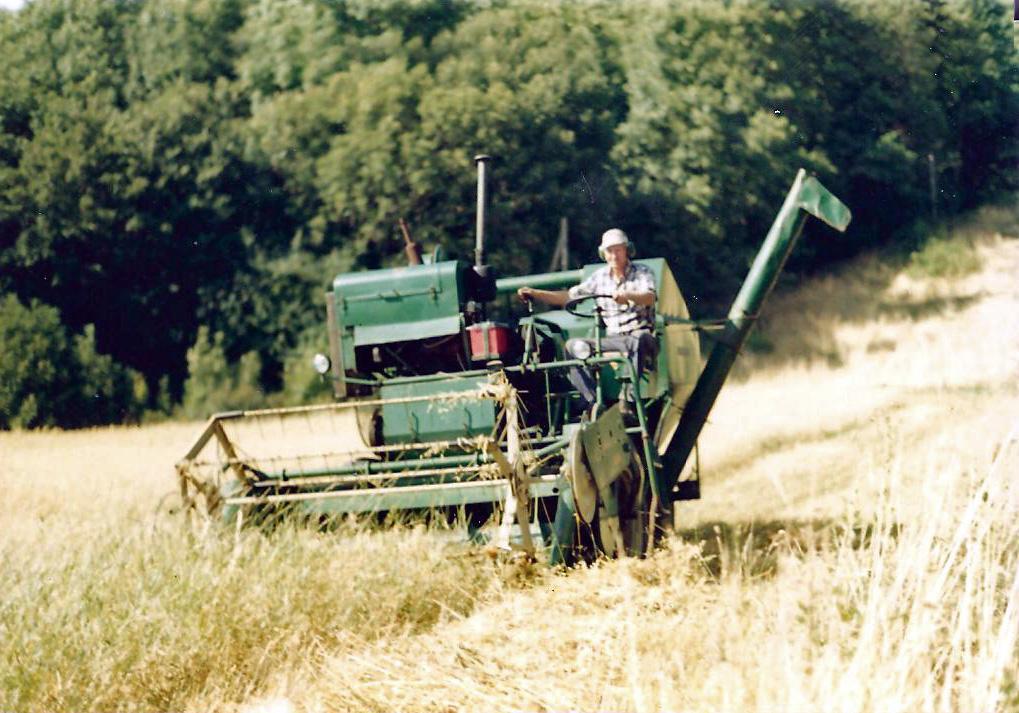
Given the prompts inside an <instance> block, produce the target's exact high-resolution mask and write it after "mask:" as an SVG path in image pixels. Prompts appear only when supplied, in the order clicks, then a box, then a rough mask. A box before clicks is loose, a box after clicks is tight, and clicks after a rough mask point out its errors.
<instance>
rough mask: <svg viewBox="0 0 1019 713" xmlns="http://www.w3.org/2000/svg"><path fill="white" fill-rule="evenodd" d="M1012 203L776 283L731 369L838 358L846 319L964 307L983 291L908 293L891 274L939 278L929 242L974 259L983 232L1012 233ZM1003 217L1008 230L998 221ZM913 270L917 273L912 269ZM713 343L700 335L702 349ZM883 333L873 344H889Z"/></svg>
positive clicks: (925, 314) (884, 347)
mask: <svg viewBox="0 0 1019 713" xmlns="http://www.w3.org/2000/svg"><path fill="white" fill-rule="evenodd" d="M1015 218H1016V211H1015V209H1013V208H1011V207H1000V206H988V207H985V208H984V209H980V210H977V211H975V212H974V213H972V214H969V215H967V216H963V217H961V218H956V219H955V220H954V226H955V227H954V228H953V230H952V231H951V237H948V238H945V237H942V236H943V235H944V230H943V229H942V230H931V231H927V232H929V235H928V234H927V233H925V237H921V238H918V247H917V249H916V250H915V251H914V252H912V253H910V252H908V251H907V250H905V249H902V248H898V249H894V248H889V249H886V250H884V251H883V252H881V253H876V254H870V255H864V256H861V257H858V258H856V259H854V260H851V261H849V262H847V263H844V264H843V265H841V266H839V267H835V268H834V269H833V271H832V272H831V273H830V274H828V275H819V276H815V277H813V278H811V279H810V280H808V281H807V282H805V283H803V284H802V285H800V286H798V287H797V288H796V289H793V290H781V289H780V290H779V291H778V292H777V293H776V294H775V295H773V296H772V297H771V298H770V299H769V300H768V302H767V303H766V304H765V306H764V308H763V309H762V311H761V315H760V318H759V320H758V324H757V325H756V326H755V328H754V330H753V331H752V332H751V334H750V337H749V338H748V340H747V343H746V346H745V348H744V356H743V357H741V358H740V359H739V360H737V362H736V366H735V368H734V374H733V375H734V376H735V377H736V378H737V379H745V378H747V377H749V376H750V375H751V374H752V373H753V372H754V371H755V370H757V369H761V368H770V367H782V366H786V365H789V364H794V363H801V364H802V363H813V364H827V365H828V366H832V367H837V366H840V365H841V364H842V363H843V361H844V359H845V357H846V354H844V353H843V352H844V345H840V344H839V340H838V337H837V330H838V328H839V327H840V326H842V325H845V324H855V325H859V324H865V323H868V322H875V321H880V320H909V321H919V320H923V319H930V318H932V317H937V316H939V315H942V314H951V313H953V312H957V311H960V310H964V309H967V308H968V307H971V306H973V305H974V304H975V303H977V302H979V301H980V300H982V299H984V298H985V297H986V296H987V293H985V292H979V293H975V294H966V295H951V294H947V295H944V296H942V295H936V296H930V295H923V296H920V295H910V294H909V293H908V291H907V292H901V293H898V292H892V291H891V290H889V288H890V287H891V285H892V283H893V282H894V281H895V279H896V277H897V276H898V275H899V274H900V273H902V272H903V271H908V272H909V273H910V274H911V275H913V277H919V278H920V279H923V277H924V276H925V275H926V276H927V277H932V278H937V277H938V276H939V273H938V272H937V271H936V270H934V268H932V267H930V266H927V265H926V263H925V262H924V261H923V260H919V259H918V256H919V257H922V256H923V255H924V254H925V253H926V252H928V251H929V250H928V248H930V247H931V246H935V245H940V246H943V248H942V251H947V254H948V256H949V258H950V261H951V262H952V263H953V264H954V263H956V262H959V261H960V260H961V258H962V257H966V258H968V259H969V261H970V262H971V263H973V264H974V265H976V267H977V268H978V267H979V260H978V258H977V257H976V253H975V246H976V245H977V244H978V243H979V242H980V241H981V240H983V239H984V238H985V237H986V236H991V235H994V234H999V235H1014V234H1015V233H1014V231H1015ZM1006 224H1008V225H1009V228H1008V230H1007V231H1006V230H1005V229H1004V228H1003V227H1002V226H1004V225H1006ZM918 273H919V274H918ZM712 346H713V344H712V343H711V341H710V339H706V340H705V343H704V344H702V347H703V348H704V350H705V351H708V350H710V349H711V347H712ZM894 348H895V345H894V344H892V343H888V342H887V340H886V341H884V342H882V343H880V344H876V345H874V348H873V349H872V351H891V350H894Z"/></svg>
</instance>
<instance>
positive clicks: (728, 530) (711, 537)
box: [675, 518, 901, 580]
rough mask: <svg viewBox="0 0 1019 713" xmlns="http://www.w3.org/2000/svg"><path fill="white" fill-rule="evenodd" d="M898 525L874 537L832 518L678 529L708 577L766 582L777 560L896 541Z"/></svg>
mask: <svg viewBox="0 0 1019 713" xmlns="http://www.w3.org/2000/svg"><path fill="white" fill-rule="evenodd" d="M900 532H901V525H899V524H897V523H893V524H891V525H889V526H887V527H886V528H885V529H883V530H881V531H880V532H877V533H876V530H875V525H874V524H873V523H866V524H859V525H850V524H847V523H846V522H844V521H843V522H840V521H837V520H834V519H831V518H821V519H812V520H770V521H764V522H736V523H732V522H709V523H705V524H702V525H699V526H698V527H695V528H687V529H682V528H680V529H677V530H676V533H675V536H676V538H677V539H679V540H680V541H681V542H684V543H687V544H693V545H697V546H698V547H700V548H701V553H702V557H703V565H704V567H705V569H706V570H707V572H708V574H709V575H710V576H711V577H712V578H714V579H715V580H720V579H721V578H722V577H723V575H725V574H726V573H733V572H738V573H739V574H741V575H742V576H744V577H748V578H752V579H768V578H770V577H773V576H774V575H775V574H776V573H777V572H778V563H779V559H780V558H782V557H784V556H790V555H792V556H804V555H807V554H811V553H817V552H824V551H832V550H836V549H841V548H845V547H849V548H851V549H854V550H859V549H866V548H868V547H870V546H871V543H872V542H873V538H874V535H875V533H876V534H878V535H879V536H881V537H891V538H893V539H895V538H898V536H899V533H900Z"/></svg>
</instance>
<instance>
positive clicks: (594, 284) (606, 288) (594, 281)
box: [570, 262, 655, 334]
mask: <svg viewBox="0 0 1019 713" xmlns="http://www.w3.org/2000/svg"><path fill="white" fill-rule="evenodd" d="M619 291H623V292H651V293H652V294H654V293H655V274H654V273H653V272H651V270H650V268H648V267H645V266H644V265H638V264H637V263H635V262H630V263H628V264H627V266H626V274H625V275H624V276H623V279H622V280H620V281H617V280H616V278H614V277H613V276H612V268H610V267H609V266H608V265H606V266H605V267H603V268H600V269H598V270H595V272H594V274H592V275H591V276H590V277H589V278H587V279H586V280H584V281H583V282H581V283H580V284H579V285H575V286H573V287H571V288H570V299H576V298H577V297H583V296H584V295H614V294H616V292H619ZM598 306H599V307H601V309H602V317H603V318H604V319H605V331H606V333H607V334H629V333H630V332H635V331H637V330H638V329H649V330H652V331H654V328H655V308H654V306H651V307H642V306H641V305H638V304H634V303H633V302H631V303H629V304H625V305H621V304H619V303H618V302H616V301H615V300H610V299H604V298H603V299H599V300H598Z"/></svg>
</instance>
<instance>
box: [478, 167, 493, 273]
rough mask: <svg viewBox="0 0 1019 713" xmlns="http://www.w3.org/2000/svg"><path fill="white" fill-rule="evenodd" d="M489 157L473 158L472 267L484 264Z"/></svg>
mask: <svg viewBox="0 0 1019 713" xmlns="http://www.w3.org/2000/svg"><path fill="white" fill-rule="evenodd" d="M491 160H492V157H491V156H488V155H486V154H479V155H478V156H475V157H474V162H475V163H476V164H478V217H477V227H476V228H475V243H474V265H475V266H476V267H481V266H482V265H484V264H485V232H486V227H487V222H488V162H489V161H491Z"/></svg>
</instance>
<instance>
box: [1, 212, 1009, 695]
mask: <svg viewBox="0 0 1019 713" xmlns="http://www.w3.org/2000/svg"><path fill="white" fill-rule="evenodd" d="M1009 216H1011V218H1009ZM993 217H994V219H995V221H997V222H996V223H994V224H993V225H992V224H991V223H990V222H988V225H992V229H990V230H987V231H985V232H987V233H989V235H982V234H981V232H980V229H979V223H978V224H975V225H971V226H970V227H968V228H967V235H966V236H965V240H967V241H969V243H971V244H972V245H973V246H974V247H973V248H972V249H973V250H975V251H976V255H977V257H978V259H979V263H980V264H981V266H982V267H981V269H980V271H979V272H975V273H972V274H969V275H967V276H965V277H957V278H952V279H947V278H929V277H913V276H909V275H908V274H907V273H906V272H896V271H893V270H891V269H890V268H888V267H886V266H884V265H881V264H879V263H876V262H873V261H867V260H864V261H862V262H861V263H859V264H857V265H856V266H855V269H852V270H847V271H846V272H845V273H844V274H842V275H838V276H833V277H830V278H822V279H820V280H818V281H816V282H815V283H814V284H812V285H809V286H807V287H806V288H804V289H803V290H801V291H798V292H797V293H795V294H792V295H787V296H783V297H781V298H779V299H777V300H776V301H775V303H774V304H773V305H772V306H771V307H770V309H769V315H770V316H769V317H768V320H767V321H766V323H765V324H764V325H762V326H763V339H765V340H767V341H770V342H771V343H772V344H773V345H774V347H775V348H774V349H773V350H772V352H771V353H770V354H767V355H763V354H756V355H751V358H750V359H749V360H748V362H750V363H751V366H753V367H754V368H755V369H756V372H755V374H754V375H753V376H752V377H750V378H746V379H745V380H743V381H741V382H740V383H736V384H733V385H732V386H731V387H729V388H727V389H726V390H724V391H723V395H722V399H721V400H720V402H719V403H718V405H717V406H716V409H715V411H714V413H713V415H712V420H711V423H710V425H709V427H708V429H707V430H706V432H705V434H704V437H703V439H702V444H701V445H702V447H701V461H702V464H703V466H704V469H705V474H704V480H705V483H704V493H705V499H704V500H703V501H701V502H699V503H695V504H684V505H682V506H681V508H680V513H679V515H680V524H681V528H680V531H679V533H678V535H677V537H675V538H673V539H672V540H671V541H670V543H669V546H668V548H667V549H666V550H664V551H662V552H659V553H658V554H656V556H654V557H653V558H651V559H649V560H646V561H624V562H611V563H604V564H602V565H600V566H598V567H594V568H591V569H588V570H582V571H576V572H572V573H570V574H569V575H565V576H564V575H559V574H555V573H549V572H544V571H531V570H526V569H525V570H513V569H510V568H507V567H506V566H504V565H499V564H497V563H493V562H492V561H490V560H488V559H487V558H485V557H484V556H482V555H479V554H477V553H474V554H471V553H468V552H465V551H463V550H461V549H458V548H456V547H453V546H449V545H445V546H438V545H436V542H435V539H434V538H432V537H430V536H429V534H428V533H425V532H422V531H417V530H415V531H407V530H404V531H397V532H387V533H381V534H371V533H366V532H350V533H345V534H344V536H340V535H339V534H337V533H316V532H310V531H307V530H301V529H297V528H293V527H283V528H280V529H278V530H276V531H274V532H271V533H264V532H260V531H257V530H245V531H243V532H240V533H235V532H233V531H222V530H210V531H205V532H203V531H197V532H196V531H190V530H187V529H186V528H184V527H183V526H182V523H181V522H180V521H179V518H178V517H176V516H171V515H170V514H168V513H167V511H166V510H167V509H166V507H165V504H163V505H161V501H162V498H163V496H164V495H166V494H168V493H171V492H172V489H173V480H172V468H171V465H172V463H173V461H174V460H175V459H176V458H177V457H178V456H179V455H180V454H181V453H182V452H183V451H184V450H185V449H186V447H187V445H189V443H188V441H189V440H190V439H191V438H192V437H193V436H194V435H195V432H196V430H197V427H196V426H195V425H193V424H191V425H161V426H154V427H149V428H144V429H106V430H99V431H89V432H77V433H28V434H26V433H0V454H2V460H0V463H2V465H0V523H2V527H3V534H4V537H3V540H2V541H0V577H2V578H3V582H4V584H5V587H4V593H3V595H2V597H0V710H8V709H10V710H19V711H20V710H54V711H55V710H68V711H69V710H113V709H117V710H245V711H255V710H259V711H265V712H268V711H281V712H282V711H293V710H307V711H320V710H321V711H326V710H387V711H388V710H436V711H451V710H479V709H480V710H635V711H643V710H692V711H698V710H711V711H717V710H723V711H742V710H822V709H823V710H846V711H858V710H881V711H928V710H929V711H958V710H963V711H995V710H1001V711H1008V710H1019V648H1017V642H1016V636H1017V633H1019V540H1017V529H1016V525H1015V521H1016V516H1017V515H1019V481H1017V480H1016V474H1017V473H1019V442H1017V441H1016V438H1017V433H1019V432H1017V430H1016V428H1017V424H1019V389H1017V386H1016V384H1017V381H1019V380H1017V377H1019V318H1016V316H1015V315H1016V314H1019V281H1017V280H1016V277H1015V276H1016V275H1017V274H1019V241H1016V240H1015V239H1009V238H1002V237H994V233H995V232H998V233H1004V234H1006V235H1010V234H1011V235H1015V234H1016V233H1017V232H1019V231H1017V230H1015V225H1016V223H1017V222H1019V221H1017V220H1015V218H1016V216H1015V215H1014V213H1001V212H999V213H997V214H995V215H994V216H993ZM1009 219H1011V221H1012V222H1011V223H1009ZM1009 225H1011V226H1012V228H1013V230H1012V231H1011V232H1009V230H1008V226H1009ZM507 582H512V583H513V585H512V586H510V585H508V584H507ZM521 583H523V584H524V585H525V586H524V587H523V588H521V587H520V584H521Z"/></svg>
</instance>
